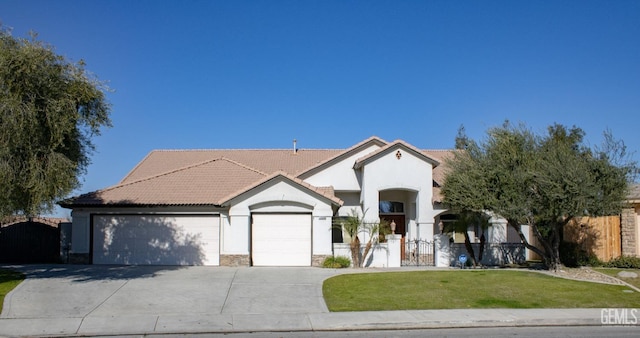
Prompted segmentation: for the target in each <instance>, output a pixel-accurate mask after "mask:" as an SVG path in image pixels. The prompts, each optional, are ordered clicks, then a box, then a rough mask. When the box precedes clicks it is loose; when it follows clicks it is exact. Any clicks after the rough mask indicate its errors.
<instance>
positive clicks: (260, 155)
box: [120, 149, 344, 184]
mask: <svg viewBox="0 0 640 338" xmlns="http://www.w3.org/2000/svg"><path fill="white" fill-rule="evenodd" d="M342 152H344V150H342V149H299V150H298V151H297V152H295V153H294V152H293V150H292V149H213V150H154V151H152V152H150V153H149V154H148V155H147V156H146V157H145V158H144V159H143V160H142V161H141V162H140V163H138V165H136V167H135V168H134V169H133V170H131V172H129V174H127V176H125V177H124V178H123V179H122V181H120V184H124V183H130V182H135V181H138V180H141V179H143V178H146V177H151V176H156V175H160V174H162V173H165V172H169V171H172V170H177V169H180V168H183V167H187V166H191V165H195V164H198V163H201V162H204V161H207V160H212V159H216V158H226V159H229V160H232V161H235V162H237V163H242V164H244V165H246V166H248V167H251V168H255V169H256V170H259V171H261V172H263V173H266V174H267V175H270V174H272V173H274V172H277V171H284V172H286V173H289V174H291V175H297V174H298V173H299V172H301V171H303V170H305V169H307V168H310V167H315V166H317V165H318V164H320V163H323V162H325V161H326V160H327V159H330V158H332V157H334V156H336V155H339V154H340V153H342Z"/></svg>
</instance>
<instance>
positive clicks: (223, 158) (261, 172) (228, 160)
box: [219, 156, 269, 176]
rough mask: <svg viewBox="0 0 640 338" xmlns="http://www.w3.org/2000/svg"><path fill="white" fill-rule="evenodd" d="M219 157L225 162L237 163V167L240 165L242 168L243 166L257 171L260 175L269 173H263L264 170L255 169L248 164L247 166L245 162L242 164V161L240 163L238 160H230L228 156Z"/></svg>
mask: <svg viewBox="0 0 640 338" xmlns="http://www.w3.org/2000/svg"><path fill="white" fill-rule="evenodd" d="M219 159H220V160H225V161H227V162H229V163H232V164H235V165H237V166H239V167H242V168H245V169H247V170H251V171H253V172H256V173H258V174H260V175H263V176H268V175H269V174H267V173H265V172H263V171H260V170H258V169H256V168H252V167H250V166H248V165H246V164H244V163H240V162H238V161H234V160H232V159H230V158H226V157H224V156H222V157H220V158H219Z"/></svg>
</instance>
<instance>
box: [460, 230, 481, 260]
mask: <svg viewBox="0 0 640 338" xmlns="http://www.w3.org/2000/svg"><path fill="white" fill-rule="evenodd" d="M463 233H464V247H465V248H467V253H469V256H471V260H472V261H473V266H474V267H475V266H477V265H478V262H477V261H476V254H475V252H473V246H472V245H471V239H469V233H468V232H466V231H465V232H463Z"/></svg>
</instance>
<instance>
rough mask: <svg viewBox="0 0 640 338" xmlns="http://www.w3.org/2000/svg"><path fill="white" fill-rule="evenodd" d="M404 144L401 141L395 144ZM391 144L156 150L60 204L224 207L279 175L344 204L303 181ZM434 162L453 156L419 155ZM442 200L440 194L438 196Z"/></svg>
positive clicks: (329, 192)
mask: <svg viewBox="0 0 640 338" xmlns="http://www.w3.org/2000/svg"><path fill="white" fill-rule="evenodd" d="M396 142H402V141H396ZM368 144H378V145H379V146H385V145H386V144H387V143H386V141H384V140H382V139H380V138H378V137H375V136H374V137H371V138H368V139H367V140H364V141H362V142H360V143H358V144H356V145H354V146H353V147H350V148H348V149H299V150H298V151H297V152H295V153H294V152H293V149H212V150H155V151H152V152H150V153H149V154H148V155H147V156H146V157H145V158H144V159H143V160H142V161H141V162H140V163H139V164H138V165H136V167H135V168H133V170H131V172H129V174H127V176H125V178H123V179H122V181H120V183H119V184H117V185H115V186H112V187H109V188H106V189H103V190H99V191H95V192H91V193H87V194H84V195H80V196H77V197H72V198H69V199H67V200H64V201H61V202H60V203H59V204H60V205H61V206H63V207H75V206H100V205H216V206H219V205H222V204H223V202H226V201H228V200H229V199H232V198H233V197H235V196H237V195H238V194H240V193H242V192H246V191H249V190H251V189H253V188H255V187H257V186H259V185H261V184H264V183H265V182H267V181H269V180H270V179H273V178H275V177H277V176H280V175H282V176H284V177H286V178H287V179H289V180H291V181H292V182H295V183H296V184H299V185H301V186H303V187H305V188H306V189H310V190H312V191H314V192H316V193H318V194H320V195H321V196H323V197H326V198H328V199H329V200H331V201H332V202H333V203H337V204H342V201H341V200H340V199H338V198H336V197H335V195H334V192H333V188H332V187H314V186H311V185H309V184H308V183H306V182H304V181H303V180H302V179H300V178H299V176H300V174H303V173H308V172H312V171H313V170H314V168H317V167H319V166H320V167H322V166H323V165H327V164H330V163H333V162H334V161H337V160H340V159H342V158H343V157H344V156H349V155H350V154H351V153H352V152H353V151H357V150H359V149H360V147H362V146H366V145H368ZM402 144H403V146H405V147H407V148H409V149H411V150H412V151H416V152H418V153H421V154H423V155H424V156H426V157H427V158H429V159H433V160H434V163H436V162H443V161H442V160H443V159H444V158H446V157H447V156H449V154H450V153H451V151H446V150H445V151H439V150H419V149H416V148H414V147H413V146H411V145H408V144H406V143H404V142H402ZM442 167H443V166H442V165H440V166H437V167H436V168H435V169H434V181H436V184H434V196H436V193H435V189H437V185H438V184H441V183H442V178H443V174H442V173H443V171H444V170H443V169H444V168H442ZM438 196H439V195H438Z"/></svg>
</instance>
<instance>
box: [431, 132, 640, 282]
mask: <svg viewBox="0 0 640 338" xmlns="http://www.w3.org/2000/svg"><path fill="white" fill-rule="evenodd" d="M584 136H585V133H584V131H583V130H581V129H580V128H577V127H572V128H567V127H565V126H562V125H557V124H556V125H553V126H550V127H549V128H548V132H547V134H545V135H537V134H535V133H533V132H532V131H531V130H530V129H528V128H526V127H524V126H513V125H511V124H509V123H508V122H505V124H504V125H503V126H502V127H497V128H492V129H490V130H489V131H488V133H487V138H486V139H485V140H484V141H483V142H481V143H478V142H475V141H473V140H470V139H468V138H466V136H464V135H458V139H460V138H464V141H465V142H464V145H465V146H464V149H465V150H463V151H459V152H457V153H456V154H455V155H454V156H453V158H452V159H451V160H450V161H448V166H449V172H448V173H447V176H446V178H445V181H444V184H443V188H442V194H443V196H444V202H445V203H446V204H447V205H448V206H449V207H450V208H451V209H452V210H454V211H459V212H467V211H474V212H492V213H494V214H496V215H499V216H501V217H503V218H505V219H506V220H507V222H508V226H510V227H512V228H513V229H515V230H516V231H517V232H518V234H519V236H520V238H521V240H522V242H523V243H524V245H525V246H526V247H527V248H529V249H531V250H532V251H534V252H536V253H537V254H539V255H540V256H541V257H543V259H544V263H545V265H546V266H547V267H549V268H551V269H556V268H557V267H558V266H559V265H560V264H561V262H560V255H559V250H560V243H561V240H562V231H563V229H564V227H565V226H566V225H567V223H568V222H569V221H570V220H571V219H573V218H576V217H582V216H586V215H589V216H603V215H613V214H617V213H619V212H620V210H621V208H622V205H623V201H624V197H625V195H626V192H627V188H628V183H629V182H630V181H631V180H632V179H633V177H634V175H635V174H637V171H638V170H637V166H636V163H635V162H633V161H631V160H630V159H629V157H628V156H627V154H626V148H625V146H624V143H622V142H620V141H616V140H614V139H613V137H612V136H611V134H610V133H605V142H604V145H603V146H602V147H600V148H593V149H592V148H589V147H587V146H586V145H585V143H584ZM457 143H461V142H457ZM522 225H528V226H530V229H531V231H532V233H533V235H534V236H535V238H536V239H537V240H538V243H540V245H539V246H534V245H532V244H531V243H529V242H528V240H527V238H526V236H525V233H524V231H523V228H522Z"/></svg>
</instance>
